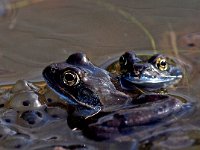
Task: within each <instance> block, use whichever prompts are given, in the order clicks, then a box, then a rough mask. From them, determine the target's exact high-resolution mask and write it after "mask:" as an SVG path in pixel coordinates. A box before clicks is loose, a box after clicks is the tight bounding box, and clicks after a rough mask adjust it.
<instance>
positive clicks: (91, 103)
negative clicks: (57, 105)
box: [43, 53, 131, 117]
mask: <svg viewBox="0 0 200 150" xmlns="http://www.w3.org/2000/svg"><path fill="white" fill-rule="evenodd" d="M43 76H44V79H45V80H46V82H47V84H48V85H49V87H50V88H51V89H53V91H55V92H56V93H57V94H58V95H59V96H60V97H61V98H62V99H64V100H65V102H66V103H68V104H69V105H71V106H74V108H75V109H76V110H75V112H76V113H77V115H81V116H85V117H86V116H90V115H93V114H95V113H97V112H99V111H100V110H102V109H103V108H105V107H106V106H110V105H113V106H115V105H116V106H117V105H121V104H125V103H128V102H129V101H130V100H131V98H130V97H129V96H128V95H126V94H124V93H122V92H120V91H118V90H116V88H115V86H114V85H113V83H112V82H111V80H110V76H109V73H108V72H107V71H105V70H103V69H101V68H99V67H96V66H94V65H93V64H92V63H91V62H90V61H89V60H88V58H87V57H86V55H85V54H83V53H75V54H72V55H70V56H69V57H68V59H67V60H66V61H64V62H59V63H54V64H51V65H49V66H47V67H46V68H45V69H44V70H43Z"/></svg>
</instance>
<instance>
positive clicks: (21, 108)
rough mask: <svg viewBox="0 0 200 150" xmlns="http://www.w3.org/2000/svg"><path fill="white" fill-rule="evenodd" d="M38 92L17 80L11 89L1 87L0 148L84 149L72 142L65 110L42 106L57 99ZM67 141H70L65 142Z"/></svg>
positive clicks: (28, 84) (83, 145)
mask: <svg viewBox="0 0 200 150" xmlns="http://www.w3.org/2000/svg"><path fill="white" fill-rule="evenodd" d="M41 90H42V89H41V88H39V87H36V86H34V85H33V84H31V83H29V82H27V81H24V80H20V81H17V83H16V84H15V85H14V86H13V87H12V88H11V89H4V88H3V87H2V89H1V95H0V103H1V105H2V107H1V108H0V112H1V113H0V149H27V147H28V148H29V149H30V147H31V148H32V149H46V148H48V149H54V148H55V147H59V148H63V149H65V148H66V149H76V148H77V149H79V148H83V149H87V148H88V147H89V146H86V145H85V144H81V143H80V142H79V143H78V142H74V137H73V136H72V135H71V134H70V129H69V128H68V126H67V121H66V120H67V119H66V118H67V113H66V110H64V109H61V108H58V107H47V106H46V104H45V102H46V103H52V102H55V101H57V100H56V98H58V97H56V96H55V95H53V96H52V95H49V93H48V92H46V93H47V95H44V94H41ZM48 96H51V98H50V97H48ZM50 99H51V101H50V102H48V101H49V100H50ZM61 128H62V130H60V129H61ZM49 131H51V132H49ZM71 139H73V142H69V141H70V140H71ZM64 140H66V141H67V142H63V141H64ZM75 141H77V140H75Z"/></svg>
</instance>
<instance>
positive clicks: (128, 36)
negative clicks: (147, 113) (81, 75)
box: [0, 0, 200, 149]
mask: <svg viewBox="0 0 200 150" xmlns="http://www.w3.org/2000/svg"><path fill="white" fill-rule="evenodd" d="M199 18H200V1H198V0H190V1H187V0H167V1H166V0H154V1H153V2H152V1H149V0H126V1H122V0H121V1H120V0H107V1H106V0H0V83H1V85H3V84H7V83H15V82H16V81H17V80H19V79H25V80H30V81H41V80H43V79H42V76H41V71H42V69H43V68H44V67H45V66H47V65H48V64H50V63H52V62H56V61H61V60H65V59H66V58H67V57H68V56H69V55H70V54H72V53H74V52H77V51H83V52H85V53H87V55H88V57H89V58H90V59H91V61H92V62H94V63H95V64H97V65H100V64H102V63H103V62H105V61H106V60H108V59H109V58H112V57H115V56H118V55H120V54H122V53H123V52H124V51H126V50H136V53H140V54H141V53H142V54H149V53H155V52H162V53H165V54H168V55H171V56H173V57H176V58H177V59H179V60H180V62H181V63H182V65H183V66H184V67H185V68H186V72H185V77H184V79H183V81H182V82H181V83H180V85H179V87H178V89H177V90H176V92H177V93H176V94H177V95H180V96H183V97H185V98H187V99H189V100H191V101H193V102H195V105H196V109H195V111H194V112H193V113H190V115H189V116H187V117H184V118H183V119H181V120H179V121H177V122H176V123H175V124H174V125H172V126H170V128H168V127H160V128H159V129H155V130H154V135H155V137H154V138H153V139H152V141H148V140H147V141H146V140H145V138H147V137H148V135H150V134H152V133H151V132H152V131H149V132H140V135H133V136H127V137H126V136H125V137H123V138H121V139H118V142H114V143H109V142H102V143H98V142H93V141H90V140H87V139H85V138H84V137H78V138H77V137H76V135H74V133H72V132H71V130H70V129H68V128H67V127H66V126H65V125H62V124H61V123H58V124H57V126H58V127H57V128H62V127H63V128H64V129H63V131H66V135H65V136H63V137H62V136H61V137H62V138H63V139H62V138H61V139H62V140H60V143H61V144H63V143H65V144H66V142H69V143H70V142H71V143H72V142H75V143H81V144H82V145H81V146H80V147H79V148H80V149H86V147H84V146H83V145H84V143H87V144H88V143H89V146H88V147H87V148H89V149H105V148H107V149H108V148H109V149H121V148H122V147H123V148H124V149H125V148H126V149H134V148H136V147H139V148H141V149H161V148H162V149H172V148H174V149H198V148H200V146H199V145H200V117H199V113H200V111H199V104H200V103H199V99H200V93H199V90H200V88H199V87H200V78H199V77H200V67H199V65H200V21H199ZM61 122H62V121H61ZM54 128H56V126H54ZM177 128H179V130H178V132H177ZM47 129H51V127H48V128H46V129H42V128H40V130H43V131H44V135H45V133H46V132H48V131H47ZM180 129H181V130H180ZM163 130H165V131H166V130H169V132H167V133H165V134H162V131H163ZM6 132H9V133H10V132H11V131H6ZM35 132H39V131H35ZM62 133H63V132H62ZM52 134H53V133H52ZM20 136H21V137H20V138H22V139H23V138H24V137H23V136H22V135H20ZM134 136H139V137H142V136H143V137H144V141H143V142H142V143H141V144H139V145H138V143H137V142H136V141H135V137H134ZM39 137H40V136H39ZM67 137H69V139H68V138H67ZM43 139H45V138H43ZM11 140H12V139H11ZM21 141H23V140H21ZM130 141H132V142H130ZM4 144H6V143H4ZM36 144H37V142H36ZM87 144H86V145H87ZM44 145H45V144H44ZM35 148H36V147H35ZM72 148H73V147H72ZM50 149H51V148H50Z"/></svg>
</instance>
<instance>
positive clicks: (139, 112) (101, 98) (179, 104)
mask: <svg viewBox="0 0 200 150" xmlns="http://www.w3.org/2000/svg"><path fill="white" fill-rule="evenodd" d="M136 61H137V62H135V63H139V62H140V60H139V59H138V60H136ZM43 77H44V79H45V81H46V83H47V85H48V86H49V88H50V89H51V90H52V91H54V92H56V93H57V94H58V95H59V96H60V99H61V101H62V102H64V103H65V104H66V105H68V106H70V107H68V108H72V109H69V116H68V125H69V126H70V128H73V129H80V130H82V131H83V133H87V134H86V136H88V137H90V136H91V134H90V133H94V135H93V134H92V137H93V138H94V136H98V137H97V139H107V138H108V137H107V136H106V135H111V133H116V131H120V130H121V128H127V127H128V128H129V127H133V126H139V125H141V126H142V125H147V124H151V123H154V122H157V121H158V122H159V120H162V119H163V118H167V117H168V116H170V115H173V114H175V113H177V112H179V111H182V110H183V108H187V107H185V106H188V105H189V104H188V103H187V101H184V100H181V99H179V98H177V97H175V96H172V95H168V94H163V95H162V94H157V93H148V94H140V95H139V96H137V97H133V96H132V91H128V92H126V93H125V92H123V91H124V89H120V88H116V87H117V86H120V85H121V83H120V82H116V80H115V82H113V79H112V78H113V76H112V75H111V74H110V73H109V72H108V71H107V70H105V69H103V68H101V67H98V66H96V65H94V64H93V63H92V62H91V61H90V60H89V59H88V58H87V56H86V54H84V53H82V52H79V53H74V54H71V55H70V56H69V57H68V58H67V59H66V60H65V61H62V62H57V63H53V64H50V65H48V66H47V67H46V68H45V69H44V70H43ZM116 84H118V85H116ZM87 131H88V132H87ZM88 133H89V134H88ZM106 133H108V134H106ZM117 133H118V132H117ZM102 135H103V136H102ZM104 135H105V136H104ZM109 138H110V137H109Z"/></svg>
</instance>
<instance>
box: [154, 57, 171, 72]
mask: <svg viewBox="0 0 200 150" xmlns="http://www.w3.org/2000/svg"><path fill="white" fill-rule="evenodd" d="M156 67H157V68H158V69H159V70H161V71H165V70H167V69H168V64H167V61H166V59H165V58H158V59H157V60H156Z"/></svg>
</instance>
